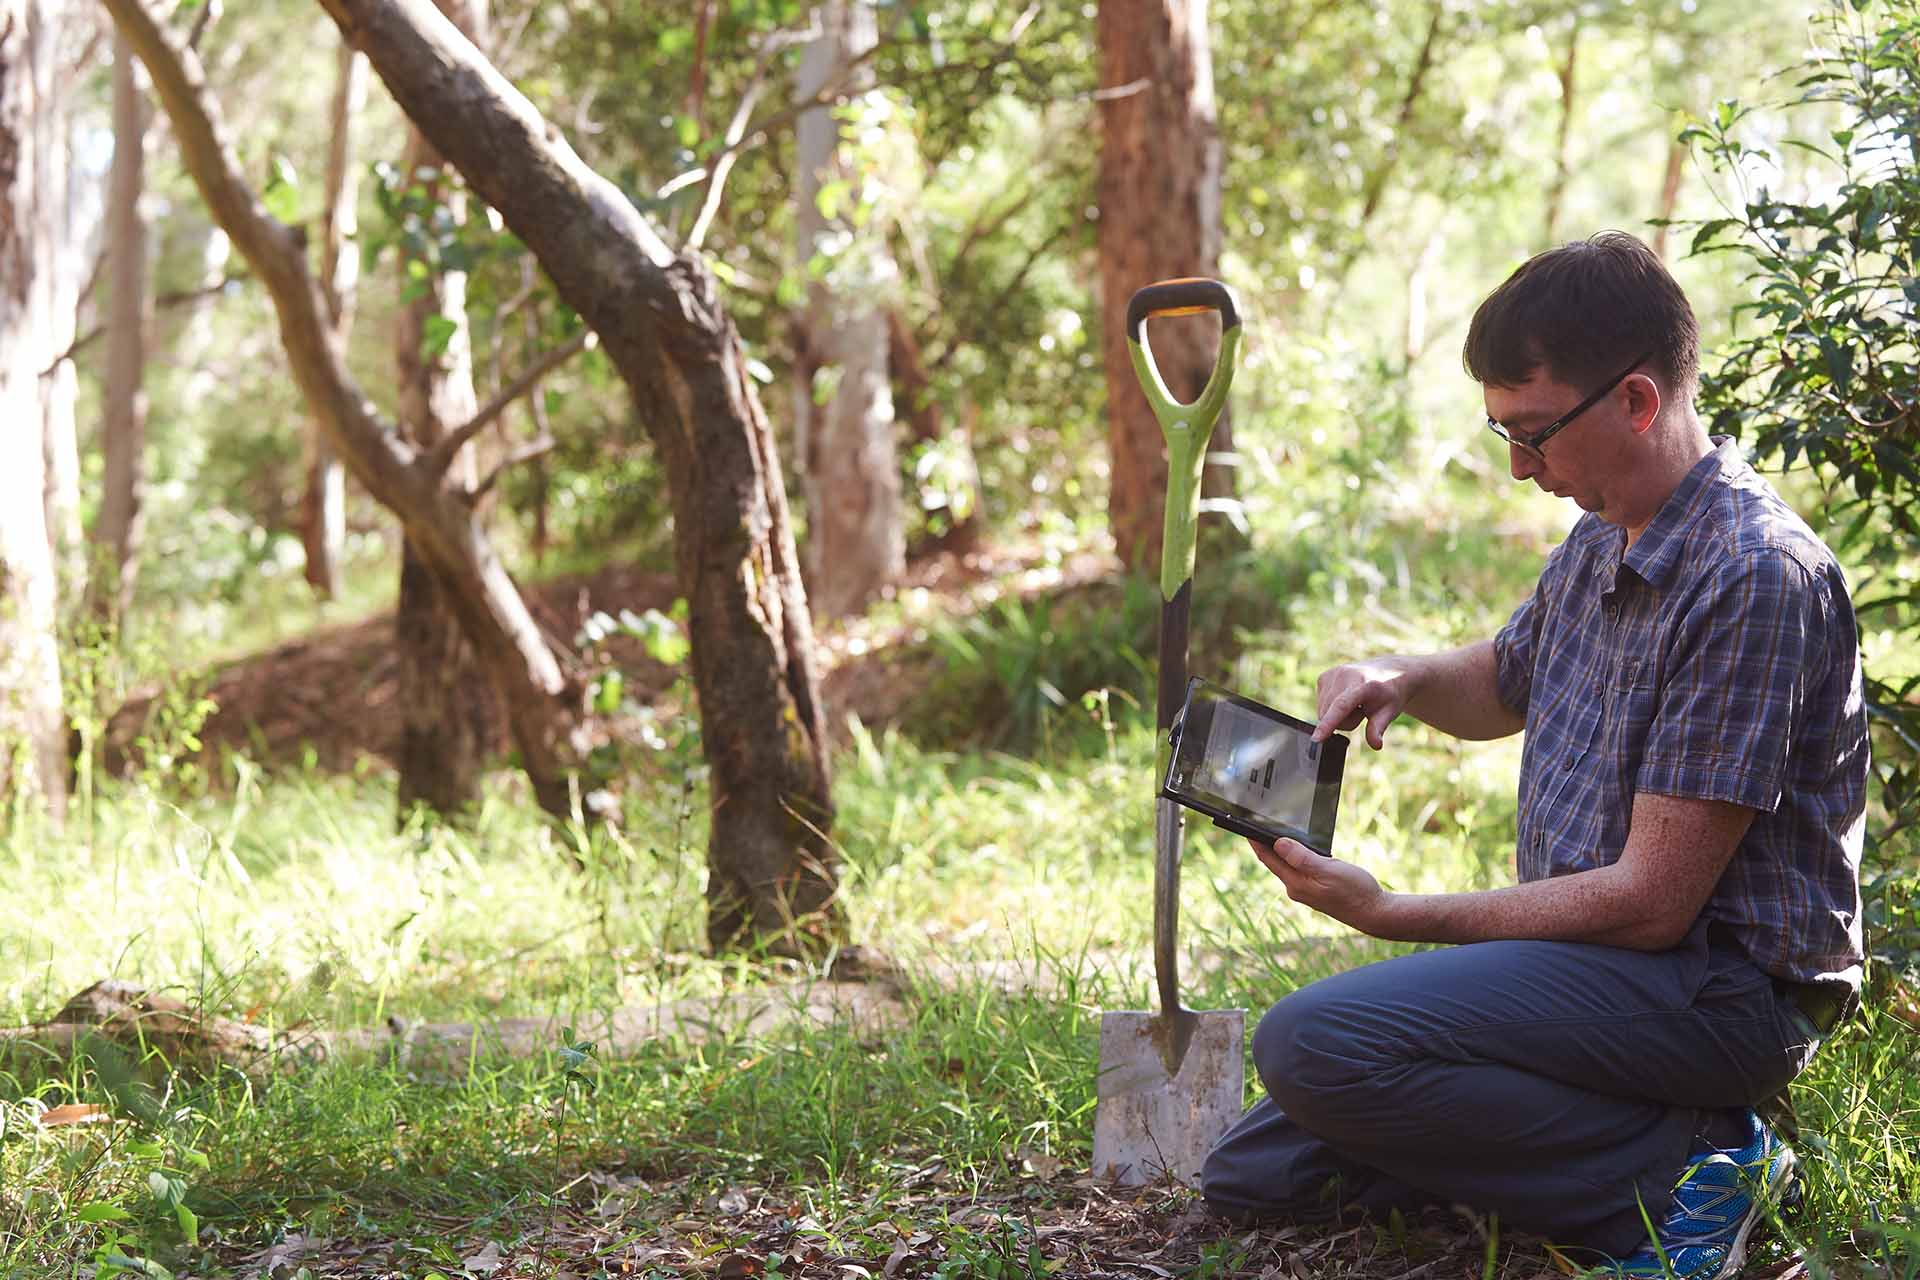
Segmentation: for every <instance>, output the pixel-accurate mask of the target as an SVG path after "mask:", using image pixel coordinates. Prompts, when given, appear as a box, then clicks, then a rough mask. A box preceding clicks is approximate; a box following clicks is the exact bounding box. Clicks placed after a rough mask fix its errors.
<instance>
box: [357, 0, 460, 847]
mask: <svg viewBox="0 0 1920 1280" xmlns="http://www.w3.org/2000/svg"><path fill="white" fill-rule="evenodd" d="M440 8H441V12H443V13H445V14H446V15H447V16H448V17H449V18H451V19H452V20H453V21H454V23H455V25H457V26H458V27H459V28H460V30H461V31H462V32H463V33H464V34H465V35H466V36H467V37H468V38H469V39H471V40H472V41H473V42H474V43H475V44H481V43H484V40H485V36H484V35H483V34H482V33H483V30H484V28H485V26H486V21H487V17H486V6H485V4H484V2H483V0H440ZM343 47H344V46H343ZM354 56H355V57H358V55H357V54H356V55H354ZM400 177H401V181H402V182H404V183H406V184H407V185H408V186H409V187H414V186H418V187H420V188H422V189H423V190H425V191H426V192H427V193H428V199H429V200H431V201H433V202H435V203H439V204H443V205H444V206H445V207H446V208H447V210H448V212H449V213H450V214H451V216H452V218H453V220H454V221H455V222H456V223H457V222H461V221H463V220H464V218H465V215H466V205H467V196H466V192H465V191H464V190H463V189H462V188H461V187H460V185H459V184H458V183H455V182H450V181H448V180H447V179H446V177H445V174H444V167H443V162H442V160H441V159H440V153H439V152H437V151H435V150H434V149H433V144H432V143H430V142H428V141H427V140H426V138H425V137H424V136H423V135H422V134H421V133H420V131H419V130H418V129H415V128H412V127H411V126H409V127H408V129H407V147H406V154H405V156H404V157H403V158H402V160H401V164H400ZM419 260H420V259H417V258H416V257H415V255H414V254H412V253H408V252H404V251H403V252H402V253H401V255H400V269H401V278H402V279H403V280H405V279H406V278H407V277H406V272H407V270H408V269H409V264H410V263H412V262H414V261H419ZM421 264H422V265H423V266H424V267H426V275H425V277H424V280H425V289H424V291H423V292H422V293H421V295H420V296H419V297H418V298H415V299H414V300H413V301H412V302H409V303H407V304H406V305H404V306H402V307H401V308H400V311H399V313H398V315H397V316H396V317H395V320H394V336H393V355H394V363H395V369H396V373H397V375H398V391H399V409H400V429H401V430H402V431H403V432H405V433H406V435H407V438H408V439H410V440H412V441H413V443H415V444H417V445H419V446H421V447H422V448H424V449H432V448H435V447H437V446H439V445H441V444H442V443H443V442H444V441H445V440H446V439H447V437H448V436H450V435H451V434H452V433H453V432H454V431H455V430H457V429H458V428H459V427H460V426H461V425H462V424H464V423H466V422H468V421H469V420H471V419H472V418H473V416H474V415H475V414H476V413H478V412H479V411H480V400H479V397H478V396H476V395H475V394H474V390H473V330H472V326H471V325H469V324H468V323H467V273H466V272H464V271H454V270H448V269H445V268H443V267H439V266H438V265H437V264H435V263H432V262H426V261H422V263H421ZM430 320H431V321H438V322H439V323H438V324H437V325H430V324H429V321H430ZM430 329H431V330H437V334H436V337H437V339H438V340H437V341H434V342H429V341H428V337H427V335H428V333H429V331H430ZM436 348H437V349H436ZM447 477H448V479H449V480H451V481H452V482H453V483H455V484H456V485H459V486H460V487H461V488H464V489H469V490H470V489H472V488H473V487H474V486H475V485H476V484H478V483H479V480H480V476H479V471H478V468H477V466H476V465H475V462H474V448H473V446H472V444H462V445H460V446H459V447H458V448H457V449H455V450H454V452H453V456H452V458H451V460H450V462H449V466H448V471H447ZM393 621H394V642H395V645H396V647H397V649H398V653H399V659H400V679H399V702H400V761H399V773H400V817H401V819H402V820H403V821H404V820H405V818H406V817H407V815H408V813H410V812H411V811H412V810H413V808H414V807H415V806H416V805H426V806H427V807H428V808H430V809H432V810H433V811H434V812H436V813H438V814H441V815H442V816H444V817H459V816H460V815H462V814H465V813H468V812H471V811H472V810H473V809H474V808H475V807H477V805H478V804H479V800H480V777H481V770H482V768H483V766H484V765H485V762H486V756H487V750H488V748H489V746H490V745H491V743H492V740H493V733H494V724H495V719H496V717H497V715H498V713H497V712H496V711H495V709H494V705H493V697H492V692H491V690H489V689H488V687H487V681H486V676H485V674H484V673H483V672H482V671H481V670H480V669H479V666H478V665H477V664H476V663H475V661H474V656H473V647H472V646H471V645H470V644H468V643H467V638H466V635H465V634H464V633H463V632H462V631H461V630H460V622H459V619H458V617H457V616H456V615H455V613H454V609H453V601H452V600H450V599H448V597H447V593H446V592H445V590H444V589H443V588H442V587H441V585H440V583H439V580H438V579H436V578H435V577H434V576H433V573H432V571H431V570H430V569H428V567H427V564H426V561H425V559H424V558H422V556H421V555H420V554H419V552H418V551H416V550H415V548H414V545H413V540H412V539H411V538H405V539H402V543H401V555H400V599H399V603H398V605H397V606H396V607H395V609H394V619H393Z"/></svg>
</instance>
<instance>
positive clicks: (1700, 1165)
mask: <svg viewBox="0 0 1920 1280" xmlns="http://www.w3.org/2000/svg"><path fill="white" fill-rule="evenodd" d="M1749 1125H1750V1130H1749V1131H1750V1133H1751V1137H1750V1138H1749V1139H1748V1141H1747V1143H1746V1145H1745V1146H1742V1147H1733V1148H1718V1147H1713V1148H1708V1149H1707V1150H1705V1151H1704V1152H1700V1153H1697V1154H1696V1155H1695V1156H1694V1160H1693V1163H1692V1164H1691V1165H1689V1166H1688V1167H1687V1171H1686V1172H1685V1173H1684V1174H1682V1175H1680V1181H1679V1182H1678V1183H1677V1184H1676V1185H1675V1186H1674V1188H1673V1205H1672V1207H1671V1208H1670V1209H1669V1210H1668V1213H1667V1217H1666V1220H1665V1221H1664V1222H1662V1223H1661V1224H1660V1227H1659V1236H1660V1239H1659V1244H1658V1245H1657V1246H1656V1245H1655V1244H1653V1243H1651V1242H1649V1243H1648V1244H1644V1245H1642V1246H1641V1247H1640V1248H1639V1249H1637V1250H1635V1251H1634V1252H1633V1253H1631V1254H1629V1255H1628V1256H1627V1257H1625V1258H1622V1259H1619V1260H1618V1261H1615V1262H1612V1263H1610V1264H1609V1265H1607V1266H1605V1267H1602V1268H1600V1269H1599V1274H1600V1275H1604V1276H1619V1277H1631V1278H1633V1280H1641V1278H1643V1277H1645V1278H1649V1280H1650V1278H1651V1277H1675V1278H1677V1280H1724V1277H1727V1276H1731V1275H1733V1274H1734V1273H1735V1272H1736V1271H1738V1270H1739V1269H1740V1264H1741V1263H1743V1262H1745V1261H1746V1257H1747V1237H1748V1236H1750V1235H1751V1234H1753V1229H1754V1227H1756V1226H1758V1225H1759V1224H1760V1222H1761V1221H1763V1220H1764V1219H1765V1218H1766V1211H1767V1209H1768V1208H1769V1206H1772V1205H1776V1204H1790V1203H1792V1202H1793V1200H1794V1199H1795V1198H1797V1195H1798V1191H1799V1188H1797V1187H1795V1186H1794V1185H1793V1148H1792V1147H1790V1146H1788V1145H1787V1144H1786V1143H1784V1142H1782V1141H1781V1140H1780V1138H1779V1137H1778V1135H1776V1134H1775V1133H1774V1132H1773V1130H1772V1129H1770V1128H1768V1127H1767V1125H1766V1124H1765V1123H1764V1122H1763V1121H1762V1120H1761V1119H1760V1117H1759V1116H1758V1115H1753V1114H1752V1113H1749Z"/></svg>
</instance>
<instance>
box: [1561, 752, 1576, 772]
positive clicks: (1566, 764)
mask: <svg viewBox="0 0 1920 1280" xmlns="http://www.w3.org/2000/svg"><path fill="white" fill-rule="evenodd" d="M1560 767H1561V768H1562V769H1571V768H1573V753H1572V752H1568V753H1567V758H1566V759H1565V760H1562V761H1561V762H1560Z"/></svg>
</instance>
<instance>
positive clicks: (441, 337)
mask: <svg viewBox="0 0 1920 1280" xmlns="http://www.w3.org/2000/svg"><path fill="white" fill-rule="evenodd" d="M459 331H460V326H459V324H458V323H456V322H455V321H453V320H450V319H448V318H447V317H446V316H442V315H431V316H428V317H427V319H426V322H425V323H424V324H422V325H421V326H420V354H421V355H424V356H428V357H436V356H443V355H445V354H446V352H447V344H448V343H450V342H452V341H453V335H454V334H456V333H458V332H459Z"/></svg>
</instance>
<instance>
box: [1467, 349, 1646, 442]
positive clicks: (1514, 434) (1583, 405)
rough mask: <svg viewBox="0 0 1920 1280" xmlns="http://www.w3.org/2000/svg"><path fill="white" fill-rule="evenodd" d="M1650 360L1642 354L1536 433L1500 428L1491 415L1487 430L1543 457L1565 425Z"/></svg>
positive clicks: (1597, 402) (1598, 401)
mask: <svg viewBox="0 0 1920 1280" xmlns="http://www.w3.org/2000/svg"><path fill="white" fill-rule="evenodd" d="M1652 358H1653V352H1652V351H1651V350H1649V351H1647V352H1644V353H1643V354H1642V355H1641V356H1640V357H1639V358H1638V359H1636V360H1635V361H1634V362H1633V363H1632V364H1630V365H1628V366H1627V367H1626V368H1624V369H1622V370H1621V371H1620V372H1619V373H1616V374H1615V375H1613V377H1611V378H1608V379H1607V384H1606V385H1605V386H1603V387H1601V388H1600V389H1599V390H1598V391H1596V392H1594V393H1593V394H1592V395H1590V396H1588V397H1587V398H1586V399H1585V400H1582V401H1581V402H1580V403H1579V404H1577V405H1575V406H1573V408H1571V409H1569V410H1567V411H1566V412H1565V413H1563V414H1561V415H1560V416H1559V417H1558V418H1555V419H1554V420H1553V421H1552V422H1549V423H1548V424H1547V425H1546V426H1544V427H1542V428H1541V429H1540V430H1538V431H1535V432H1532V433H1531V434H1528V433H1524V432H1520V431H1515V430H1514V429H1513V428H1511V427H1507V426H1502V425H1501V424H1500V423H1498V422H1495V421H1494V419H1493V415H1492V414H1488V415H1487V430H1489V431H1491V432H1493V434H1495V435H1497V436H1499V437H1500V438H1501V439H1502V440H1505V441H1506V442H1507V443H1508V444H1512V445H1518V446H1519V447H1520V448H1522V449H1525V450H1526V451H1527V452H1528V453H1531V454H1534V455H1535V456H1536V457H1543V456H1545V454H1544V450H1545V449H1546V446H1547V441H1549V440H1551V439H1553V437H1554V436H1556V435H1558V434H1559V433H1560V432H1562V431H1564V430H1565V429H1566V427H1567V424H1568V423H1570V422H1572V421H1573V420H1574V419H1575V418H1577V417H1579V416H1580V415H1581V414H1583V413H1585V412H1586V411H1587V410H1589V409H1591V408H1593V406H1595V405H1596V404H1599V403H1600V401H1601V400H1603V399H1605V398H1606V394H1607V392H1609V391H1611V390H1613V389H1614V388H1615V387H1617V386H1619V385H1620V384H1621V383H1622V382H1624V381H1625V380H1626V377H1627V375H1628V374H1630V373H1632V372H1633V371H1634V370H1635V369H1638V368H1639V367H1640V366H1641V365H1643V364H1645V363H1646V362H1647V361H1648V360H1650V359H1652Z"/></svg>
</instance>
